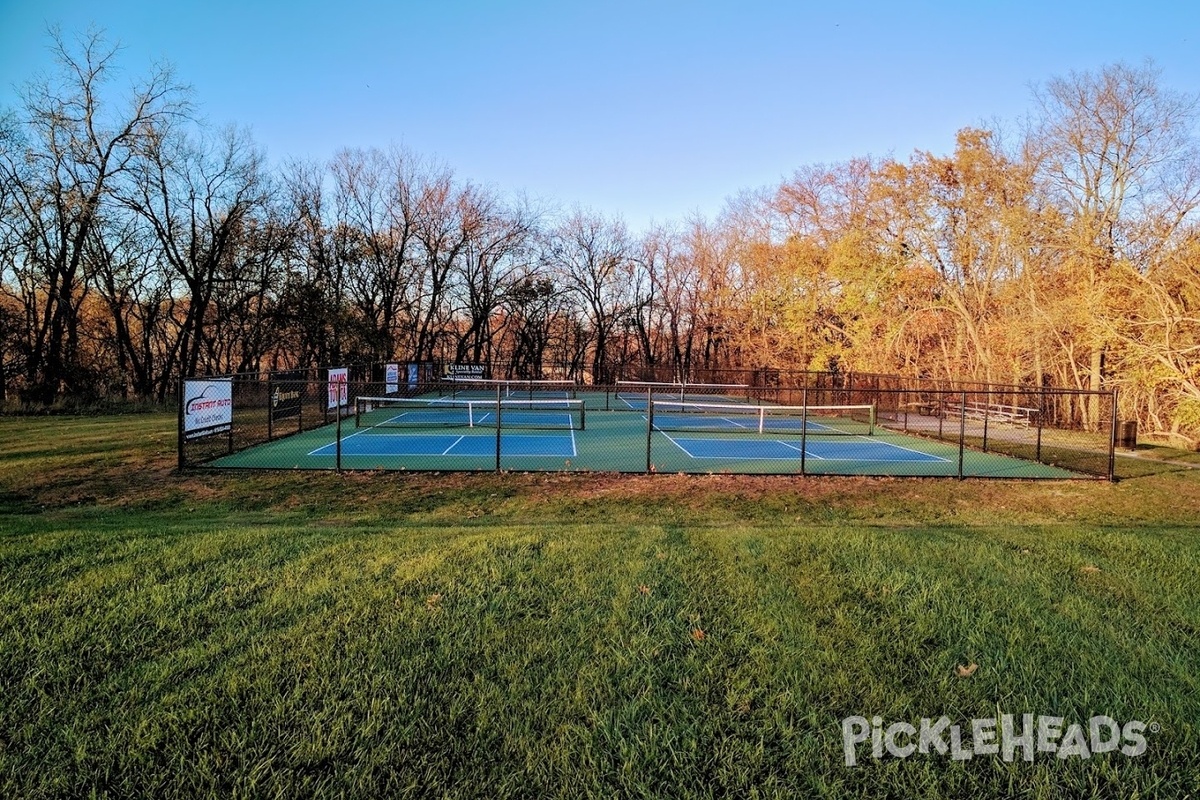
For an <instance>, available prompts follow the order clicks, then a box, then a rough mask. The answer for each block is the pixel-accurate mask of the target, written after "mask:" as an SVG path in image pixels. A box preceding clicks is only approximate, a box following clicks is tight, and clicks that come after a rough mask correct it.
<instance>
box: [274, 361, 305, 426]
mask: <svg viewBox="0 0 1200 800" xmlns="http://www.w3.org/2000/svg"><path fill="white" fill-rule="evenodd" d="M306 380H307V375H306V373H305V371H304V370H293V371H291V372H281V373H279V374H278V375H275V376H274V377H273V378H272V379H271V419H272V421H279V420H281V419H287V418H288V417H296V416H299V415H300V400H301V395H302V393H303V390H304V385H305V381H306Z"/></svg>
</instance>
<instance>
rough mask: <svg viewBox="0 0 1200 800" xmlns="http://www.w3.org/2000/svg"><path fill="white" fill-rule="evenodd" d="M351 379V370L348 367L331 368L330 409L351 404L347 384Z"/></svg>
mask: <svg viewBox="0 0 1200 800" xmlns="http://www.w3.org/2000/svg"><path fill="white" fill-rule="evenodd" d="M349 379H350V370H349V368H347V367H338V368H337V369H331V370H329V409H330V410H331V411H332V410H333V409H335V408H338V407H342V408H345V407H346V406H348V405H350V392H349V388H348V387H347V385H346V382H347V381H348V380H349Z"/></svg>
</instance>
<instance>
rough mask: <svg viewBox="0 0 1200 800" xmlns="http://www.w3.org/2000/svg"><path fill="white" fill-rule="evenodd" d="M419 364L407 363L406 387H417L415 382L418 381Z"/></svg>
mask: <svg viewBox="0 0 1200 800" xmlns="http://www.w3.org/2000/svg"><path fill="white" fill-rule="evenodd" d="M420 366H421V365H420V364H409V365H408V388H410V389H415V388H417V383H419V382H420Z"/></svg>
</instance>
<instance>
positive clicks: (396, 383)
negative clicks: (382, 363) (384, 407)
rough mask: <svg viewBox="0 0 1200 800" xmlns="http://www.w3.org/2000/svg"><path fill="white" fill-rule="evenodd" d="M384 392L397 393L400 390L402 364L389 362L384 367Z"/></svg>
mask: <svg viewBox="0 0 1200 800" xmlns="http://www.w3.org/2000/svg"><path fill="white" fill-rule="evenodd" d="M383 380H384V387H383V391H384V394H395V393H396V392H398V391H400V365H399V364H388V365H387V366H386V367H384V376H383Z"/></svg>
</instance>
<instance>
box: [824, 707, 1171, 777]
mask: <svg viewBox="0 0 1200 800" xmlns="http://www.w3.org/2000/svg"><path fill="white" fill-rule="evenodd" d="M1148 732H1149V733H1151V734H1153V733H1157V732H1158V725H1157V724H1154V723H1151V724H1149V725H1147V724H1146V723H1144V722H1140V721H1138V720H1130V721H1128V722H1126V723H1124V724H1121V723H1120V722H1118V721H1117V720H1115V719H1113V718H1112V717H1108V716H1104V715H1098V716H1095V717H1092V718H1091V719H1089V720H1088V721H1087V722H1086V723H1078V722H1074V723H1071V724H1070V725H1067V722H1066V720H1065V719H1064V718H1063V717H1051V716H1044V715H1043V716H1037V717H1035V716H1034V715H1033V714H1022V715H1020V716H1017V715H1015V714H1002V715H1001V716H1000V717H999V718H998V719H997V718H995V717H988V718H984V719H975V720H971V721H970V723H969V724H968V725H959V724H951V722H950V719H949V717H939V718H938V719H936V720H935V719H929V718H925V719H922V720H921V721H920V724H919V725H912V724H910V723H908V722H893V723H890V724H887V725H885V724H884V720H883V718H882V717H872V718H871V719H867V718H866V717H846V718H845V719H844V720H842V749H843V751H844V752H845V756H846V766H848V767H853V766H856V765H857V764H858V761H859V758H860V757H861V754H860V748H861V749H862V750H864V751H866V746H867V745H869V746H870V750H869V751H867V752H869V753H870V757H871V758H873V759H876V760H878V759H882V758H884V754H885V753H886V754H887V755H890V756H892V757H894V758H908V757H909V756H911V755H913V754H915V753H919V754H921V755H938V756H949V757H950V758H951V759H952V760H954V761H970V760H971V759H972V758H975V757H976V756H995V755H998V756H1000V757H1001V758H1002V759H1004V760H1005V761H1008V762H1012V761H1015V760H1016V759H1017V753H1018V752H1020V757H1021V759H1023V760H1024V761H1029V762H1032V761H1033V759H1034V756H1035V755H1036V754H1037V753H1045V754H1047V755H1049V756H1053V757H1055V758H1059V759H1061V760H1067V759H1071V758H1078V759H1087V758H1091V757H1092V756H1093V755H1096V754H1101V753H1120V754H1121V755H1123V756H1127V757H1130V758H1136V757H1137V756H1140V755H1142V754H1143V753H1145V752H1146V734H1147V733H1148Z"/></svg>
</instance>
